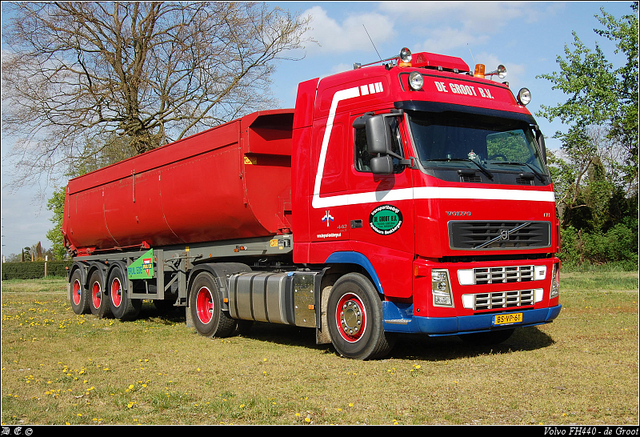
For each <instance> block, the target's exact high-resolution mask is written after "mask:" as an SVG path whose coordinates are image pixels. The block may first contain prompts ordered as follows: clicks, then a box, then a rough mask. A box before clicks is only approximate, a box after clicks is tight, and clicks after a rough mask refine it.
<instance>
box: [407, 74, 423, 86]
mask: <svg viewBox="0 0 640 437" xmlns="http://www.w3.org/2000/svg"><path fill="white" fill-rule="evenodd" d="M423 85H424V78H423V77H422V74H421V73H419V72H417V71H412V72H411V73H410V74H409V86H410V87H411V89H412V90H414V91H420V90H421V89H422V86H423Z"/></svg>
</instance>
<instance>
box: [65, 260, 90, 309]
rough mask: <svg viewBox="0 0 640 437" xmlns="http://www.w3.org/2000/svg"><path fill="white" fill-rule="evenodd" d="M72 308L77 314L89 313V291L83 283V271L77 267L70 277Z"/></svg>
mask: <svg viewBox="0 0 640 437" xmlns="http://www.w3.org/2000/svg"><path fill="white" fill-rule="evenodd" d="M69 284H70V291H71V292H70V295H69V301H70V303H71V308H72V309H73V312H74V313H76V314H87V313H88V312H89V299H88V292H87V290H85V288H84V285H83V284H82V273H81V272H80V269H76V270H75V271H74V272H73V274H72V275H71V278H69Z"/></svg>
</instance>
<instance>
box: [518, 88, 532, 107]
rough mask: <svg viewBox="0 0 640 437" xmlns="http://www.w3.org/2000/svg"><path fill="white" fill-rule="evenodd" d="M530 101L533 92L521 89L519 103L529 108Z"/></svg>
mask: <svg viewBox="0 0 640 437" xmlns="http://www.w3.org/2000/svg"><path fill="white" fill-rule="evenodd" d="M530 101H531V91H529V90H528V89H527V88H521V89H520V91H518V103H519V104H521V105H523V106H527V105H528V104H529V102H530Z"/></svg>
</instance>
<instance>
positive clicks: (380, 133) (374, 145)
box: [365, 115, 391, 155]
mask: <svg viewBox="0 0 640 437" xmlns="http://www.w3.org/2000/svg"><path fill="white" fill-rule="evenodd" d="M365 130H366V134H367V149H368V151H369V153H370V154H372V155H378V154H388V153H389V151H390V149H391V129H390V128H389V125H388V124H387V121H386V120H385V118H384V117H383V116H382V115H375V116H373V117H369V118H368V119H367V120H366V123H365Z"/></svg>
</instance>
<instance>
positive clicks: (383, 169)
mask: <svg viewBox="0 0 640 437" xmlns="http://www.w3.org/2000/svg"><path fill="white" fill-rule="evenodd" d="M369 166H370V167H371V172H372V173H373V174H391V173H393V160H392V159H391V156H389V155H382V156H374V157H373V158H371V161H369Z"/></svg>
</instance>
